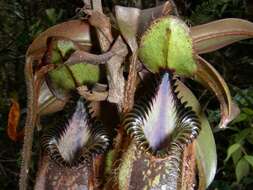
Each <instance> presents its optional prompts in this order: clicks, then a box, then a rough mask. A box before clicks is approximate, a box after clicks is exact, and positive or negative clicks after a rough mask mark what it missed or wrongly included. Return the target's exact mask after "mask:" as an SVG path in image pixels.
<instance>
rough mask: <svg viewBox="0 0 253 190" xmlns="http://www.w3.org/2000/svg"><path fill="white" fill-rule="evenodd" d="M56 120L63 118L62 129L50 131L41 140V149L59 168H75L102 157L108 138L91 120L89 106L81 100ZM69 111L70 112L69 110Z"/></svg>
mask: <svg viewBox="0 0 253 190" xmlns="http://www.w3.org/2000/svg"><path fill="white" fill-rule="evenodd" d="M70 102H71V103H68V104H67V105H66V106H65V109H63V110H62V111H61V112H59V113H56V116H58V117H65V115H69V116H67V118H65V119H63V120H64V122H63V123H61V126H56V127H54V128H49V129H48V131H47V132H46V133H44V135H43V136H42V146H43V148H44V149H45V150H46V151H47V152H48V154H49V155H50V157H51V158H52V159H53V160H54V161H56V163H58V164H59V165H61V166H68V167H72V166H77V165H78V164H80V163H83V162H86V164H90V163H89V162H90V161H91V159H92V157H93V156H95V155H97V154H102V153H104V152H105V151H106V150H107V148H108V147H109V145H110V141H111V140H110V138H109V135H108V133H107V131H106V130H105V129H104V127H103V125H102V124H101V123H100V122H98V121H97V120H96V119H94V118H91V113H90V111H89V107H88V103H87V102H86V101H85V100H84V99H83V98H79V99H78V100H76V101H74V104H73V101H70ZM68 108H70V110H69V109H68Z"/></svg>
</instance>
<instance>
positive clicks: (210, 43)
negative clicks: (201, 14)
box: [191, 18, 253, 54]
mask: <svg viewBox="0 0 253 190" xmlns="http://www.w3.org/2000/svg"><path fill="white" fill-rule="evenodd" d="M191 36H192V39H193V46H194V49H195V52H196V53H197V54H202V53H208V52H212V51H215V50H217V49H220V48H223V47H225V46H227V45H229V44H232V43H234V42H237V41H240V40H244V39H248V38H252V37H253V23H252V22H249V21H246V20H243V19H236V18H228V19H221V20H218V21H214V22H210V23H207V24H202V25H199V26H194V27H192V28H191Z"/></svg>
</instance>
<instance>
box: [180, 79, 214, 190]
mask: <svg viewBox="0 0 253 190" xmlns="http://www.w3.org/2000/svg"><path fill="white" fill-rule="evenodd" d="M177 85H178V87H177V90H178V92H179V96H180V97H182V101H183V102H184V101H187V102H188V105H189V106H191V107H192V108H193V110H194V111H195V112H196V113H197V114H198V116H199V118H200V121H201V131H200V134H199V136H198V138H197V139H196V159H197V166H198V175H199V187H201V188H203V189H206V187H207V186H209V185H210V184H211V182H212V181H213V179H214V176H215V173H216V168H217V153H216V145H215V141H214V137H213V133H212V129H211V127H210V125H209V122H208V120H207V118H206V116H205V115H204V114H203V112H202V110H201V107H200V104H199V102H198V101H197V99H196V97H195V96H194V95H193V94H192V92H191V91H190V90H189V89H188V88H187V87H186V86H185V85H184V84H183V83H181V82H178V83H177ZM201 188H199V189H201Z"/></svg>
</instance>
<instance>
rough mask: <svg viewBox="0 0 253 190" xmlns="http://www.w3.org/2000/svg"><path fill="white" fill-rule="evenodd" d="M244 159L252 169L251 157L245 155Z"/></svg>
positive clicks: (252, 159) (252, 158)
mask: <svg viewBox="0 0 253 190" xmlns="http://www.w3.org/2000/svg"><path fill="white" fill-rule="evenodd" d="M244 158H245V160H247V162H248V163H249V164H250V165H251V166H252V167H253V156H250V155H245V156H244Z"/></svg>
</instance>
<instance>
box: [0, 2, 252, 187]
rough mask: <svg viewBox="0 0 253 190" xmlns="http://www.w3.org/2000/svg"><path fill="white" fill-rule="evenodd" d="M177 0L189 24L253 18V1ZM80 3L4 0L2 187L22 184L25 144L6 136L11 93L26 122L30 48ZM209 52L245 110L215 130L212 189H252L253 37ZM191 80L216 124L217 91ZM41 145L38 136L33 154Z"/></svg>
mask: <svg viewBox="0 0 253 190" xmlns="http://www.w3.org/2000/svg"><path fill="white" fill-rule="evenodd" d="M175 2H176V4H177V6H178V8H179V10H180V14H181V16H182V18H183V19H184V20H185V21H186V22H187V24H188V25H189V26H194V25H197V24H201V23H206V22H209V21H212V20H216V19H221V18H228V17H236V18H243V19H246V20H250V21H253V2H252V1H251V0H195V1H190V0H175ZM156 3H159V0H156V1H155V0H145V1H144V0H112V1H109V0H104V1H103V5H104V7H105V9H106V11H107V12H112V11H113V9H112V7H113V6H114V5H115V4H121V5H125V6H135V7H139V8H147V7H152V6H154V5H155V4H156ZM80 7H82V1H81V0H62V1H50V0H36V1H31V0H1V1H0V190H1V189H17V184H18V177H19V176H18V175H19V167H20V160H21V158H20V152H21V146H22V143H20V142H13V141H11V140H10V139H9V138H8V136H7V135H6V127H7V118H8V112H9V109H10V105H11V101H10V100H11V98H16V99H17V100H18V101H19V103H20V106H21V121H20V128H21V127H22V126H24V118H25V114H26V91H25V81H24V73H23V68H24V62H25V57H24V56H25V52H26V49H27V47H28V45H29V44H30V43H31V42H32V40H33V39H34V38H35V37H36V36H37V35H38V34H39V33H40V32H42V31H43V30H45V29H46V28H48V27H50V26H52V25H54V24H56V23H59V22H62V21H64V20H67V19H71V18H73V17H75V16H76V15H77V14H76V13H77V12H76V9H77V8H80ZM204 57H205V58H206V59H207V60H209V61H210V62H211V63H212V64H213V65H214V67H215V68H216V69H217V70H218V71H219V72H220V73H221V74H222V76H223V77H224V78H225V80H226V81H227V82H228V85H229V87H230V89H231V92H232V95H233V97H234V99H235V100H236V102H237V103H238V104H239V106H240V108H241V110H242V111H241V114H240V115H239V117H238V118H237V119H236V120H235V121H234V122H232V123H231V124H230V126H229V129H228V130H226V131H221V132H217V133H215V139H216V143H217V152H218V170H217V175H216V178H215V180H214V182H213V183H212V185H211V187H210V188H209V189H219V190H232V189H236V190H237V189H242V190H244V189H251V186H253V172H252V168H253V167H252V166H253V163H251V162H246V163H247V164H245V163H244V164H242V161H241V160H242V159H244V156H245V155H247V156H249V157H250V156H251V155H253V149H252V144H253V124H252V116H253V40H245V41H241V42H238V43H236V44H233V45H231V46H229V47H227V48H223V49H221V50H219V51H216V52H214V53H211V54H208V55H204ZM189 85H190V86H192V87H193V88H192V89H194V93H195V94H198V95H199V97H200V99H199V100H200V102H201V104H202V105H203V107H206V110H207V111H206V112H207V114H208V118H209V120H210V122H211V125H212V126H215V125H216V124H217V121H218V119H219V112H218V102H217V101H215V99H214V96H213V94H210V93H209V92H208V91H206V90H204V89H203V88H202V87H201V86H199V85H198V84H196V83H194V82H192V81H190V82H189ZM35 138H36V136H35ZM37 149H38V142H37V141H36V145H35V146H34V153H33V156H34V158H36V154H35V152H36V150H37ZM227 153H229V154H227ZM226 157H227V159H226ZM225 159H226V160H225ZM34 160H35V159H34ZM252 160H253V159H252ZM240 161H241V162H240ZM252 162H253V161H252ZM33 165H35V163H33ZM33 173H35V171H34V169H33Z"/></svg>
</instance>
